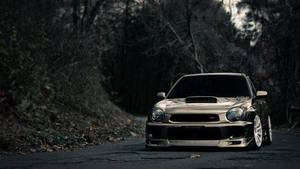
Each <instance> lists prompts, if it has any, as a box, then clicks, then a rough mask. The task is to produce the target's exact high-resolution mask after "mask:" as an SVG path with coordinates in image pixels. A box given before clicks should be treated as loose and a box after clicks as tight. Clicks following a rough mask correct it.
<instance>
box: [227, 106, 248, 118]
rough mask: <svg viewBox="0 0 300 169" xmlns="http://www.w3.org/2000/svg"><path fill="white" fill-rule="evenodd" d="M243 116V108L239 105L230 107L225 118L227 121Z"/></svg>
mask: <svg viewBox="0 0 300 169" xmlns="http://www.w3.org/2000/svg"><path fill="white" fill-rule="evenodd" d="M243 117H244V109H243V108H240V107H235V108H232V109H230V110H229V111H228V112H227V113H226V118H227V119H228V120H229V121H239V120H242V119H243Z"/></svg>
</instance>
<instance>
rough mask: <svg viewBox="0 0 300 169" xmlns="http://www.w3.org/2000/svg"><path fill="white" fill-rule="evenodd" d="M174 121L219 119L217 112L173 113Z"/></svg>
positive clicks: (171, 119) (172, 119)
mask: <svg viewBox="0 0 300 169" xmlns="http://www.w3.org/2000/svg"><path fill="white" fill-rule="evenodd" d="M170 121H173V122H212V121H219V116H218V115H216V114H173V115H172V116H171V117H170Z"/></svg>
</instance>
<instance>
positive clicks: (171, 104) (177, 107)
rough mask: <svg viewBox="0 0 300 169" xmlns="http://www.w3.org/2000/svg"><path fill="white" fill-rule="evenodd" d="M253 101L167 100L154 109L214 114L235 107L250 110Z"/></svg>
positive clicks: (248, 99) (219, 98)
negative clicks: (203, 101)
mask: <svg viewBox="0 0 300 169" xmlns="http://www.w3.org/2000/svg"><path fill="white" fill-rule="evenodd" d="M251 101H252V99H251V98H249V97H236V98H228V97H217V103H186V102H185V99H184V98H183V99H165V100H162V101H160V102H158V103H157V104H155V106H154V107H156V108H160V109H162V110H163V111H165V112H167V113H185V112H186V113H191V112H206V113H207V112H214V113H224V112H226V111H228V110H229V109H231V108H233V107H244V108H249V107H250V106H251Z"/></svg>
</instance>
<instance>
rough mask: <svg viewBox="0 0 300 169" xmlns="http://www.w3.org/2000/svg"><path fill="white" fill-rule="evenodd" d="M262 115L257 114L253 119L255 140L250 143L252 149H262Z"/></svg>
mask: <svg viewBox="0 0 300 169" xmlns="http://www.w3.org/2000/svg"><path fill="white" fill-rule="evenodd" d="M262 130H263V129H262V124H261V120H260V117H259V116H258V115H256V116H255V118H254V121H253V140H252V142H251V143H250V145H249V147H248V148H250V149H256V150H257V149H260V148H261V146H262V142H263V131H262Z"/></svg>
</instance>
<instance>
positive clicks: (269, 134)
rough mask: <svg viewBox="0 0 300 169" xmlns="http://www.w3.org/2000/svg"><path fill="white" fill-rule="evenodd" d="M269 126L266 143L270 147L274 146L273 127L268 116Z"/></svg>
mask: <svg viewBox="0 0 300 169" xmlns="http://www.w3.org/2000/svg"><path fill="white" fill-rule="evenodd" d="M267 120H268V124H267V135H266V141H265V143H266V144H268V145H270V144H272V140H273V138H272V126H271V117H270V115H268V119H267Z"/></svg>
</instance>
